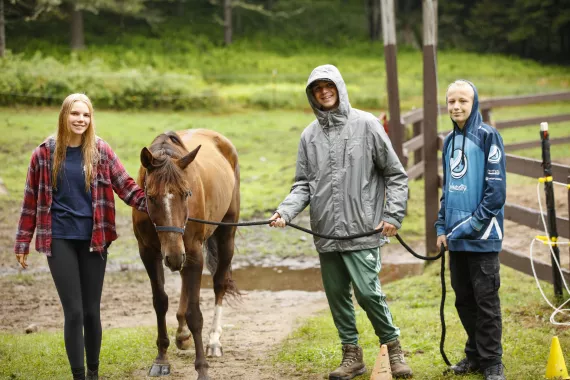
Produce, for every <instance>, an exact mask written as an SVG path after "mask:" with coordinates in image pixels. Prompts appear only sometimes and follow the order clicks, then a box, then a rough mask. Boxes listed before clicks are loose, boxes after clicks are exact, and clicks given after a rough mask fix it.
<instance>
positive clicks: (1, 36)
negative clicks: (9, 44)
mask: <svg viewBox="0 0 570 380" xmlns="http://www.w3.org/2000/svg"><path fill="white" fill-rule="evenodd" d="M5 52H6V23H5V21H4V0H0V58H2V57H4V54H5Z"/></svg>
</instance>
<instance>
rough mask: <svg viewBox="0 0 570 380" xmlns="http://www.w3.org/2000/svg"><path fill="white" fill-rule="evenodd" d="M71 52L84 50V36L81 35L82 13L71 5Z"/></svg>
mask: <svg viewBox="0 0 570 380" xmlns="http://www.w3.org/2000/svg"><path fill="white" fill-rule="evenodd" d="M70 17H71V50H81V49H84V48H85V36H84V34H83V13H82V12H81V11H80V10H78V9H76V8H75V6H74V5H73V4H71V13H70Z"/></svg>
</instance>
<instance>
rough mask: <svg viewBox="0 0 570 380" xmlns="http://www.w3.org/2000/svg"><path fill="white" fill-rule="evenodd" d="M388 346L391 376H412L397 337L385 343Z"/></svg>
mask: <svg viewBox="0 0 570 380" xmlns="http://www.w3.org/2000/svg"><path fill="white" fill-rule="evenodd" d="M386 346H388V358H389V359H390V368H391V369H392V376H393V377H395V378H405V377H412V375H413V373H412V369H411V368H410V366H408V365H407V364H406V361H405V360H404V353H403V352H402V347H401V346H400V341H399V340H398V339H396V340H393V341H391V342H388V343H386Z"/></svg>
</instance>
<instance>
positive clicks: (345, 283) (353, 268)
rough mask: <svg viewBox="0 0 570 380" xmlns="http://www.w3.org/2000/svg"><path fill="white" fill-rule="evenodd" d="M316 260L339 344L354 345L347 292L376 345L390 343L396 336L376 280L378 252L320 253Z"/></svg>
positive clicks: (353, 323) (353, 320)
mask: <svg viewBox="0 0 570 380" xmlns="http://www.w3.org/2000/svg"><path fill="white" fill-rule="evenodd" d="M319 259H320V262H321V274H322V278H323V286H324V288H325V293H326V295H327V300H328V303H329V307H330V309H331V313H332V317H333V320H334V324H335V326H336V328H337V330H338V335H339V337H340V340H341V342H342V344H357V343H358V331H357V329H356V317H355V314H354V305H353V303H352V291H351V288H352V289H354V294H355V296H356V300H357V301H358V304H359V305H360V306H361V307H362V309H364V311H365V312H366V315H367V316H368V319H369V320H370V322H371V323H372V326H373V327H374V331H375V332H376V335H377V336H378V338H379V339H380V343H386V342H391V341H393V340H394V339H397V338H398V337H399V336H400V329H399V328H398V327H396V326H394V324H393V322H392V314H391V313H390V310H389V309H388V304H387V303H386V296H385V295H384V294H383V293H382V289H381V286H380V279H379V278H378V273H380V268H381V267H382V263H381V260H380V248H372V249H364V250H361V251H350V252H326V253H320V254H319ZM351 284H352V287H351Z"/></svg>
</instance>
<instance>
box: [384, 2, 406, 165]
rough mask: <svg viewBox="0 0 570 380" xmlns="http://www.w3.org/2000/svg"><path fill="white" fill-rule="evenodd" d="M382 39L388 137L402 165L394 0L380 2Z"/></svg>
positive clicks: (401, 132)
mask: <svg viewBox="0 0 570 380" xmlns="http://www.w3.org/2000/svg"><path fill="white" fill-rule="evenodd" d="M381 6H382V37H383V39H384V60H385V62H386V84H387V87H388V108H389V110H390V120H389V126H390V128H389V133H388V134H389V136H390V141H391V142H392V146H393V147H394V151H395V152H396V154H397V155H398V158H399V159H400V162H402V163H404V162H405V161H404V154H403V149H402V144H403V143H404V130H403V128H404V126H403V125H402V123H401V122H400V93H399V90H398V65H397V62H396V17H395V14H394V0H382V1H381Z"/></svg>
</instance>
